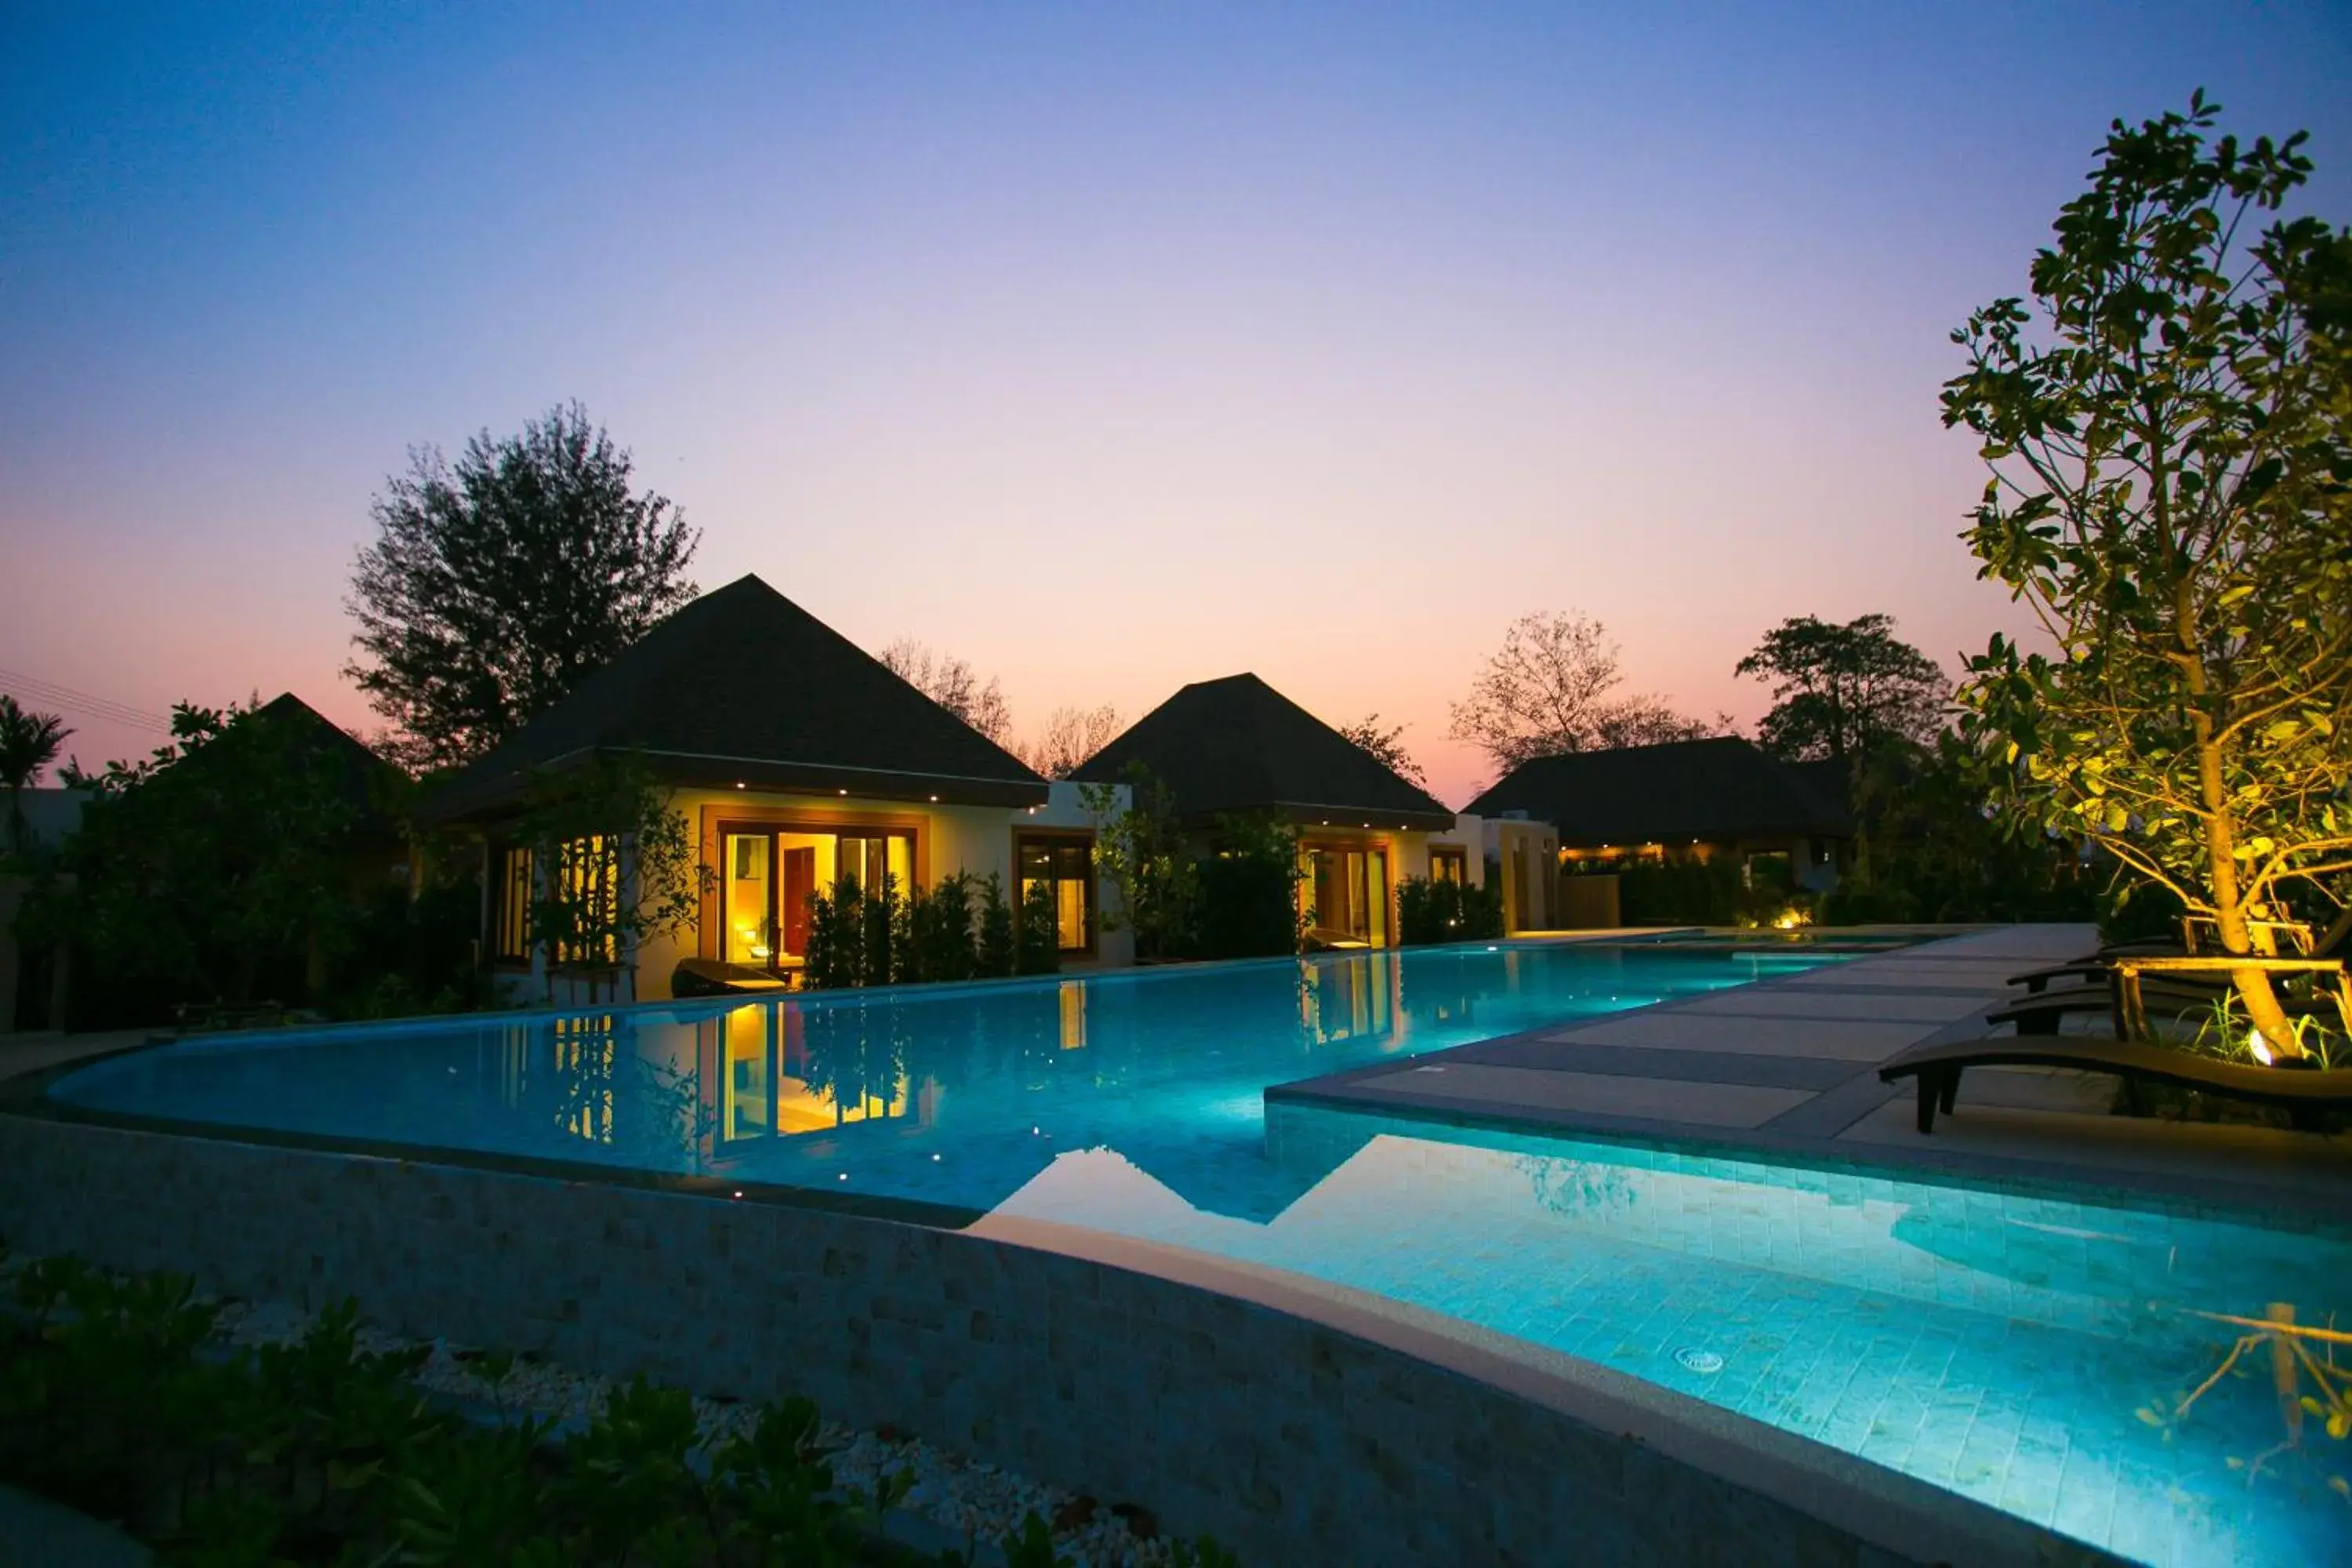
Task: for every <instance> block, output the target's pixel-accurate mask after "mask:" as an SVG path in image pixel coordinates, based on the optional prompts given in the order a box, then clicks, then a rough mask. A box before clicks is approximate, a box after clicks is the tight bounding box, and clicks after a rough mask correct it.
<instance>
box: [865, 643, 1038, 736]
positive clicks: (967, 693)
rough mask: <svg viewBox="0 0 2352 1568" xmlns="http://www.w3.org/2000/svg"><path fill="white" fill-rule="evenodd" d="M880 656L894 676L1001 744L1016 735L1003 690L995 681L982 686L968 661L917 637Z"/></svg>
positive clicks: (898, 644)
mask: <svg viewBox="0 0 2352 1568" xmlns="http://www.w3.org/2000/svg"><path fill="white" fill-rule="evenodd" d="M880 657H881V659H882V663H883V665H884V667H885V668H887V669H888V670H889V671H890V673H891V674H893V675H895V676H897V677H898V679H901V680H903V681H905V682H906V683H907V684H908V685H909V686H911V687H913V688H914V689H916V690H918V691H919V692H921V693H922V694H923V695H924V696H926V697H928V698H929V699H930V700H932V701H934V702H936V703H938V704H939V705H940V707H942V708H944V709H946V710H948V711H949V712H950V713H952V714H954V715H955V716H956V717H957V718H959V719H961V720H962V721H964V722H965V723H967V724H969V725H971V727H972V728H973V729H975V730H977V731H980V732H981V733H982V734H983V735H985V736H987V737H988V738H989V739H990V740H992V741H993V742H996V743H997V744H998V745H1000V746H1001V745H1003V744H1004V742H1005V741H1006V739H1007V738H1008V737H1010V736H1011V734H1012V733H1013V710H1012V709H1011V707H1009V706H1008V705H1007V704H1006V702H1005V700H1004V689H1003V686H1002V685H1000V684H999V683H998V682H997V681H996V680H995V679H993V678H991V679H990V680H989V682H988V684H987V685H986V686H982V684H981V683H980V677H979V676H978V675H976V674H974V673H973V672H972V668H971V664H969V663H968V662H966V661H965V660H963V659H961V658H955V657H954V656H952V655H950V654H944V653H939V652H935V651H934V650H933V649H931V648H930V647H928V646H927V645H925V644H923V643H919V642H917V641H916V640H915V639H914V638H913V637H900V638H899V639H898V641H897V642H894V643H892V644H891V645H890V646H889V647H886V648H884V649H883V650H882V653H881V656H880Z"/></svg>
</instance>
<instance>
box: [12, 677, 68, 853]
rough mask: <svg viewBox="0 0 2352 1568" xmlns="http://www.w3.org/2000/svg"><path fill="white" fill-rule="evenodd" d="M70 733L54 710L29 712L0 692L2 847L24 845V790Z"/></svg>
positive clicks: (36, 780) (38, 779)
mask: <svg viewBox="0 0 2352 1568" xmlns="http://www.w3.org/2000/svg"><path fill="white" fill-rule="evenodd" d="M72 733H73V731H71V730H68V729H67V728H66V721H64V720H63V719H60V718H59V717H58V715H56V714H55V713H36V712H33V711H31V710H28V709H26V708H22V707H19V706H18V705H17V702H16V699H15V698H14V697H11V696H9V695H8V694H7V693H5V692H0V789H5V790H6V791H7V792H8V841H7V845H6V847H7V848H8V849H9V850H10V851H11V852H12V853H14V854H17V855H22V854H23V853H25V849H26V826H25V800H24V795H25V792H26V790H28V789H31V788H32V787H33V786H34V785H35V784H38V783H40V782H41V772H42V770H43V769H45V768H47V766H48V765H49V764H50V763H54V762H56V761H57V760H58V752H59V751H61V750H63V749H64V747H65V743H66V737H67V736H68V735H70V734H72Z"/></svg>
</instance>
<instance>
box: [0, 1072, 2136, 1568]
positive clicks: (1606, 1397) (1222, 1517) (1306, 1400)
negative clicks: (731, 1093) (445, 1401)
mask: <svg viewBox="0 0 2352 1568" xmlns="http://www.w3.org/2000/svg"><path fill="white" fill-rule="evenodd" d="M1047 1228H1050V1227H1047ZM0 1236H5V1239H6V1242H7V1244H8V1245H9V1246H10V1247H12V1248H14V1249H15V1250H16V1251H17V1252H19V1253H22V1254H28V1255H29V1254H40V1253H47V1252H60V1251H72V1252H77V1253H79V1254H81V1255H82V1256H83V1257H85V1258H89V1259H91V1260H92V1261H94V1262H98V1263H101V1264H104V1265H108V1266H110V1267H113V1268H124V1269H154V1268H169V1269H173V1270H178V1271H183V1272H186V1273H190V1274H193V1275H194V1276H195V1278H196V1279H197V1281H198V1282H199V1284H200V1285H201V1286H202V1287H203V1288H205V1289H210V1290H215V1291H221V1292H226V1293H232V1294H236V1295H241V1296H247V1297H251V1298H255V1299H275V1300H290V1301H295V1302H299V1303H300V1304H302V1305H304V1306H308V1307H313V1308H315V1307H317V1306H320V1305H321V1304H323V1303H325V1302H327V1301H328V1300H332V1299H335V1298H339V1297H341V1296H344V1295H351V1296H355V1297H357V1298H358V1299H359V1300H360V1302H361V1304H362V1310H364V1311H365V1313H366V1314H367V1315H368V1316H369V1317H370V1318H371V1319H373V1320H374V1321H379V1322H381V1323H383V1324H384V1325H385V1326H386V1327H388V1328H390V1329H392V1330H394V1331H397V1332H400V1333H403V1334H408V1335H413V1336H419V1337H425V1336H436V1335H437V1336H443V1337H446V1338H449V1339H452V1340H456V1341H458V1342H468V1343H476V1344H487V1345H501V1346H507V1347H510V1348H513V1349H516V1350H520V1351H529V1352H536V1353H538V1354H541V1355H543V1356H545V1357H548V1358H549V1359H551V1360H556V1361H560V1362H562V1363H567V1364H570V1365H572V1366H575V1367H578V1368H581V1369H583V1370H589V1371H594V1372H600V1373H610V1374H614V1375H621V1376H625V1375H628V1374H631V1373H638V1372H643V1373H648V1374H650V1375H651V1376H654V1377H656V1378H658V1379H663V1380H667V1381H671V1382H675V1383H678V1384H686V1385H688V1386H690V1387H692V1388H694V1389H697V1390H698V1391H701V1392H705V1393H719V1394H735V1395H738V1396H740V1397H742V1398H745V1399H764V1398H769V1397H772V1396H775V1395H779V1394H786V1393H793V1392H797V1393H802V1394H807V1395H809V1396H810V1397H811V1398H813V1399H814V1400H815V1401H817V1403H818V1405H820V1406H821V1407H822V1408H823V1409H824V1411H825V1412H826V1414H827V1415H830V1416H834V1417H836V1418H839V1419H842V1420H845V1421H848V1422H852V1423H855V1424H857V1425H860V1426H874V1425H878V1424H881V1423H885V1422H888V1423H892V1424H895V1425H897V1426H901V1427H904V1428H907V1429H909V1430H912V1431H914V1432H916V1433H919V1434H920V1435H921V1436H925V1437H927V1438H929V1439H931V1440H932V1441H935V1442H937V1443H939V1444H940V1445H942V1446H944V1447H948V1448H950V1449H953V1450H957V1451H961V1452H963V1453H966V1454H968V1455H971V1456H972V1457H974V1458H981V1459H985V1460H990V1461H993V1462H995V1463H999V1464H1002V1465H1004V1466H1006V1467H1008V1468H1014V1469H1018V1470H1021V1471H1024V1472H1025V1473H1027V1474H1030V1475H1032V1476H1034V1477H1036V1478H1038V1479H1045V1480H1050V1481H1054V1482H1057V1483H1059V1484H1062V1485H1065V1486H1068V1487H1072V1488H1075V1489H1083V1490H1085V1491H1087V1492H1089V1493H1091V1494H1093V1495H1094V1496H1096V1497H1097V1498H1100V1499H1102V1500H1104V1501H1106V1502H1110V1501H1116V1500H1127V1499H1132V1500H1136V1501H1138V1502H1140V1503H1143V1504H1145V1505H1146V1506H1148V1507H1150V1508H1151V1509H1152V1510H1154V1511H1155V1512H1156V1513H1157V1514H1158V1516H1159V1518H1160V1520H1161V1521H1162V1522H1163V1524H1164V1525H1165V1526H1166V1527H1167V1528H1170V1529H1172V1530H1175V1531H1181V1532H1183V1533H1188V1534H1189V1533H1195V1532H1201V1531H1206V1532H1208V1533H1211V1534H1213V1535H1215V1536H1216V1537H1218V1538H1219V1539H1220V1540H1221V1541H1223V1542H1227V1543H1228V1544H1230V1545H1232V1546H1234V1547H1235V1548H1236V1549H1237V1550H1238V1551H1239V1552H1240V1553H1241V1555H1242V1558H1243V1561H1244V1563H1248V1564H1249V1565H1250V1568H1276V1565H1287V1564H1325V1563H1328V1564H1348V1565H1351V1568H1352V1565H1359V1564H1360V1565H1365V1568H1374V1565H1386V1564H1444V1565H1449V1568H1450V1565H1454V1564H1486V1563H1494V1564H1528V1565H1534V1564H1554V1563H1633V1562H1643V1563H1662V1564H1664V1563H1776V1564H1796V1563H1803V1564H1853V1565H1856V1568H1862V1565H1865V1564H1867V1565H1871V1568H1881V1565H1885V1568H1892V1565H1893V1564H1896V1563H1910V1562H1923V1563H1924V1562H1932V1561H1946V1562H1953V1561H2004V1562H2032V1561H2036V1560H2039V1561H2043V1562H2062V1561H2071V1562H2086V1563H2087V1562H2106V1561H2112V1560H2111V1559H2107V1558H2105V1557H2104V1556H2102V1555H2101V1554H2099V1553H2095V1552H2091V1551H2090V1550H2089V1549H2087V1548H2078V1547H2074V1546H2073V1545H2071V1544H2069V1543H2064V1542H2060V1541H2059V1540H2058V1539H2057V1538H2056V1537H2053V1536H2051V1535H2049V1534H2047V1533H2046V1532H2043V1531H2038V1530H2035V1529H2033V1528H2032V1527H2031V1526H2028V1525H2026V1524H2024V1523H2023V1522H2022V1521H2016V1520H2012V1519H2011V1518H2009V1517H2008V1516H2006V1515H2002V1514H1999V1513H1996V1512H1994V1511H1993V1510H1988V1509H1983V1508H1981V1507H1979V1505H1976V1504H1972V1503H1968V1502H1966V1501H1964V1500H1960V1499H1958V1498H1955V1497H1950V1496H1949V1495H1948V1494H1945V1493H1941V1492H1937V1491H1935V1490H1934V1489H1930V1488H1927V1487H1926V1486H1924V1485H1923V1484H1921V1483H1918V1482H1914V1481H1910V1480H1908V1479H1906V1478H1903V1477H1899V1476H1895V1475H1892V1474H1891V1473H1890V1472H1885V1471H1880V1470H1876V1469H1874V1468H1871V1467H1867V1466H1864V1465H1862V1464H1861V1463H1860V1462H1859V1461H1855V1460H1851V1459H1848V1458H1846V1457H1845V1456H1843V1455H1839V1454H1835V1453H1832V1451H1830V1450H1827V1449H1816V1448H1815V1447H1813V1446H1812V1445H1809V1444H1801V1443H1799V1442H1798V1440H1796V1439H1792V1438H1786V1437H1784V1436H1781V1435H1780V1434H1777V1433H1772V1432H1770V1431H1769V1429H1767V1428H1763V1427H1759V1426H1754V1424H1752V1423H1739V1422H1738V1419H1737V1418H1735V1417H1728V1416H1725V1415H1722V1414H1721V1413H1719V1412H1710V1411H1708V1409H1707V1407H1706V1406H1703V1405H1696V1402H1691V1401H1687V1400H1682V1399H1680V1396H1676V1395H1671V1394H1664V1392H1663V1391H1658V1390H1653V1389H1649V1388H1648V1385H1646V1384H1640V1385H1635V1384H1633V1380H1630V1379H1619V1380H1617V1382H1616V1384H1611V1383H1610V1382H1609V1381H1608V1380H1609V1379H1611V1378H1613V1377H1614V1375H1615V1374H1607V1373H1600V1372H1599V1370H1598V1369H1584V1371H1582V1372H1580V1373H1577V1374H1576V1375H1577V1377H1579V1378H1581V1379H1588V1380H1598V1381H1592V1382H1589V1383H1587V1384H1578V1385H1576V1386H1570V1384H1568V1383H1567V1382H1566V1381H1564V1380H1563V1379H1561V1378H1560V1377H1559V1376H1557V1375H1555V1374H1545V1375H1538V1376H1534V1377H1533V1379H1532V1381H1527V1380H1525V1379H1521V1384H1522V1385H1520V1386H1514V1379H1519V1378H1521V1374H1522V1373H1525V1371H1526V1369H1525V1368H1524V1367H1522V1366H1517V1363H1512V1362H1510V1361H1509V1360H1508V1358H1507V1357H1504V1356H1501V1355H1497V1354H1495V1353H1492V1352H1480V1351H1477V1350H1475V1348H1468V1347H1464V1346H1461V1345H1457V1344H1456V1342H1454V1341H1453V1340H1452V1339H1450V1338H1447V1337H1445V1336H1444V1335H1441V1334H1436V1333H1433V1332H1431V1331H1428V1330H1427V1328H1426V1327H1425V1326H1423V1327H1420V1328H1416V1327H1414V1326H1412V1324H1411V1323H1410V1322H1408V1321H1404V1320H1402V1319H1399V1318H1397V1317H1396V1316H1395V1314H1393V1313H1389V1314H1386V1315H1385V1316H1375V1315H1372V1314H1368V1313H1360V1315H1359V1316H1358V1317H1357V1318H1356V1319H1354V1320H1350V1319H1349V1317H1348V1309H1347V1308H1346V1305H1345V1303H1344V1302H1339V1301H1337V1300H1336V1299H1334V1298H1326V1297H1322V1296H1319V1295H1317V1294H1314V1293H1311V1292H1307V1291H1304V1290H1302V1289H1300V1288H1298V1287H1297V1286H1293V1285H1286V1284H1284V1283H1282V1280H1281V1279H1280V1277H1272V1278H1271V1279H1269V1278H1267V1277H1262V1276H1255V1275H1252V1274H1249V1273H1246V1272H1244V1271H1234V1272H1233V1273H1232V1274H1231V1275H1230V1276H1229V1277H1218V1278H1220V1279H1221V1281H1222V1285H1223V1289H1208V1288H1203V1286H1202V1284H1201V1283H1199V1282H1197V1280H1198V1279H1199V1278H1208V1277H1213V1276H1215V1270H1216V1269H1217V1268H1219V1267H1220V1266H1217V1265H1215V1264H1213V1263H1203V1262H1201V1261H1199V1260H1195V1261H1194V1262H1193V1263H1192V1264H1190V1265H1185V1266H1182V1267H1175V1268H1171V1269H1169V1270H1166V1271H1162V1272H1150V1271H1144V1270H1143V1269H1141V1268H1134V1267H1129V1268H1122V1267H1117V1266H1114V1265H1112V1264H1110V1263H1107V1262H1105V1261H1102V1260H1101V1259H1100V1258H1087V1257H1078V1256H1071V1255H1069V1254H1068V1253H1067V1252H1056V1251H1051V1250H1042V1249H1040V1248H1039V1247H1035V1246H1023V1245H1015V1244H1013V1243H1012V1242H1010V1241H1007V1240H1004V1239H1002V1238H1001V1237H988V1236H977V1235H971V1234H963V1233H957V1232H950V1231H943V1230H933V1229H928V1228H925V1227H922V1226H912V1225H906V1224H900V1223H895V1222H892V1221H887V1220H880V1219H874V1218H868V1217H865V1216H862V1215H852V1214H845V1213H837V1212H828V1211H825V1210H820V1209H813V1208H803V1207H797V1206H788V1205H778V1204H772V1203H755V1202H741V1203H738V1202H730V1201H728V1200H725V1199H722V1198H708V1197H700V1196H692V1195H683V1194H675V1193H667V1192H661V1191H652V1190H646V1189H643V1188H636V1187H629V1186H620V1185H607V1184H597V1183H575V1182H563V1181H556V1180H550V1179H547V1178H544V1177H540V1176H533V1175H524V1174H517V1173H509V1172H504V1171H498V1170H488V1169H481V1168H476V1167H463V1166H454V1165H438V1164H421V1163H408V1162H404V1161H394V1160H384V1159H376V1158H370V1157H364V1156H358V1155H352V1154H344V1153H338V1152H325V1151H317V1150H308V1149H289V1148H278V1147H262V1146H257V1145H253V1144H247V1143H239V1142H230V1141H227V1140H225V1139H215V1138H203V1137H182V1136H174V1135H169V1134H164V1133H158V1132H151V1131H130V1130H124V1129H119V1128H112V1127H105V1126H93V1125H88V1124H82V1123H77V1122H71V1121H51V1120H48V1119H47V1118H44V1117H40V1116H26V1115H0ZM1127 1255H1128V1258H1129V1261H1130V1262H1134V1261H1135V1260H1136V1259H1137V1258H1143V1259H1144V1260H1145V1262H1146V1264H1147V1265H1148V1263H1149V1249H1148V1248H1140V1247H1135V1246H1132V1245H1129V1247H1128V1248H1127ZM1183 1256H1184V1257H1187V1258H1189V1256H1190V1255H1183ZM1186 1268H1191V1269H1192V1271H1193V1273H1194V1275H1195V1276H1196V1279H1195V1280H1194V1281H1192V1282H1188V1281H1187V1280H1186V1279H1184V1278H1183V1277H1182V1276H1183V1275H1184V1274H1185V1272H1186ZM1203 1268H1205V1269H1207V1270H1208V1271H1209V1274H1208V1275H1202V1274H1201V1270H1202V1269H1203ZM1171 1275H1173V1276H1175V1277H1171ZM1245 1297H1254V1298H1255V1299H1244V1298H1245ZM1271 1303H1279V1305H1277V1304H1271ZM1286 1309H1287V1310H1286ZM1335 1313H1336V1314H1337V1315H1338V1317H1339V1320H1340V1321H1346V1322H1348V1323H1349V1328H1348V1329H1342V1328H1338V1327H1334V1326H1332V1324H1331V1322H1330V1321H1316V1320H1317V1318H1318V1317H1321V1318H1324V1319H1326V1320H1328V1319H1329V1318H1330V1317H1331V1316H1332V1315H1333V1314H1335ZM1302 1314H1305V1315H1302ZM1400 1345H1406V1346H1410V1347H1411V1350H1410V1351H1409V1350H1407V1349H1401V1348H1399V1347H1400ZM1415 1352H1418V1353H1415ZM1482 1357H1484V1358H1485V1359H1481V1358H1482ZM1563 1359H1564V1358H1563ZM1575 1364H1576V1365H1578V1366H1581V1363H1575ZM1547 1376H1549V1382H1547V1381H1546V1377H1547ZM1629 1386H1630V1387H1631V1388H1633V1389H1637V1390H1646V1391H1647V1392H1646V1393H1638V1392H1636V1393H1629V1392H1628V1388H1629ZM1563 1391H1564V1392H1563ZM1563 1405H1567V1406H1570V1408H1563ZM1710 1424H1712V1425H1713V1426H1714V1427H1715V1428H1716V1429H1715V1430H1714V1431H1713V1432H1709V1431H1708V1430H1706V1427H1707V1426H1709V1425H1710ZM1727 1432H1728V1434H1729V1435H1728V1436H1727V1435H1726V1433H1727ZM1759 1444H1760V1445H1761V1446H1760V1447H1759V1446H1758V1445H1759ZM1735 1476H1736V1477H1738V1478H1740V1479H1737V1480H1735V1479H1729V1478H1732V1477H1735Z"/></svg>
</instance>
